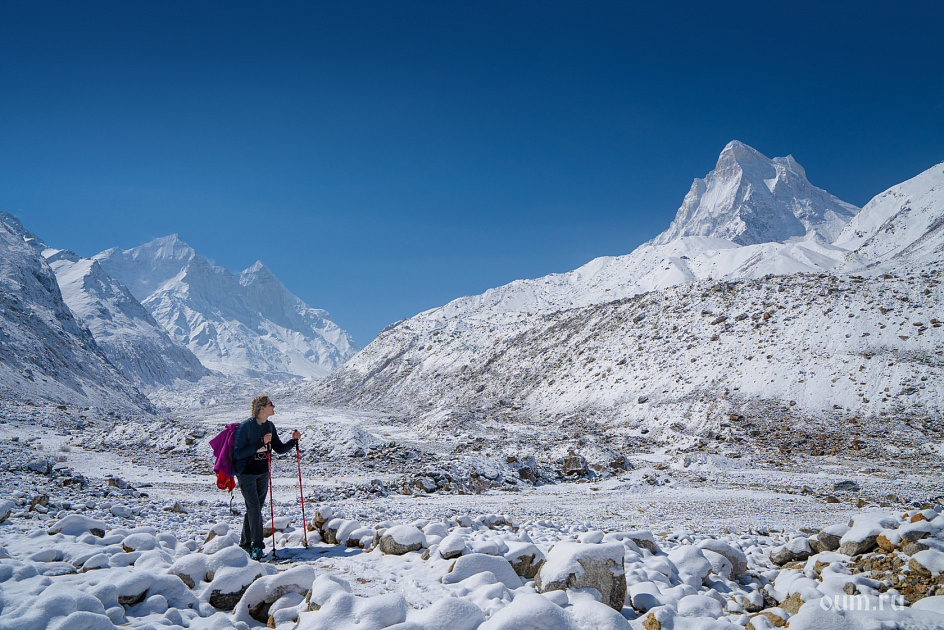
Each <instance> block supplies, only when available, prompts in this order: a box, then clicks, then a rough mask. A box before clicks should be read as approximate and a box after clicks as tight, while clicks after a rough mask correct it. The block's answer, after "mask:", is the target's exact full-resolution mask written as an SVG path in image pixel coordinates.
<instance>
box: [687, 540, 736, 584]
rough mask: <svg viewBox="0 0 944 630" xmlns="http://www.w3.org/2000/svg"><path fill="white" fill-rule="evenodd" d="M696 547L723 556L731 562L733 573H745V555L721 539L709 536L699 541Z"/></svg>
mask: <svg viewBox="0 0 944 630" xmlns="http://www.w3.org/2000/svg"><path fill="white" fill-rule="evenodd" d="M697 547H698V548H699V549H702V550H705V549H708V550H709V551H713V552H715V553H716V554H719V555H721V556H724V557H725V558H726V559H727V560H728V562H730V563H731V567H732V573H733V575H735V576H738V575H743V574H744V573H747V556H746V555H745V554H744V552H743V551H741V550H740V549H736V548H734V547H732V546H731V545H729V544H728V543H726V542H723V541H721V540H715V539H711V538H709V539H707V540H703V541H701V542H699V543H698V545H697Z"/></svg>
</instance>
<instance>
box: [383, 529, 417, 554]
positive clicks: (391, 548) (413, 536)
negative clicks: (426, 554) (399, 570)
mask: <svg viewBox="0 0 944 630" xmlns="http://www.w3.org/2000/svg"><path fill="white" fill-rule="evenodd" d="M425 540H426V537H425V536H424V535H423V532H421V531H420V530H418V529H417V528H415V527H413V526H412V525H397V526H396V527H391V528H390V529H388V530H387V531H385V532H384V533H383V535H382V536H381V537H380V545H379V546H380V551H382V552H383V553H385V554H388V555H392V556H402V555H403V554H405V553H409V552H411V551H419V550H420V549H422V548H423V542H424V541H425Z"/></svg>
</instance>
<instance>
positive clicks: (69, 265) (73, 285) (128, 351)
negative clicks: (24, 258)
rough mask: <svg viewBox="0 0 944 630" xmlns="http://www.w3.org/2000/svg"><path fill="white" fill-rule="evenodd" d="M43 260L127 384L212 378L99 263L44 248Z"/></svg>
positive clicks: (146, 385)
mask: <svg viewBox="0 0 944 630" xmlns="http://www.w3.org/2000/svg"><path fill="white" fill-rule="evenodd" d="M43 255H44V256H45V257H46V260H47V261H48V262H49V264H50V266H51V267H52V269H53V271H54V272H55V274H56V279H57V281H58V283H59V288H60V289H61V291H62V295H63V299H64V300H65V302H66V304H67V305H68V306H69V308H70V309H71V310H72V312H73V313H74V314H75V315H76V316H77V317H78V318H79V319H81V320H82V322H83V323H84V324H85V325H86V326H87V327H88V328H89V330H90V331H91V333H92V336H93V337H95V341H96V342H97V343H98V345H99V347H100V348H102V350H103V351H104V352H105V355H106V356H107V357H108V359H109V360H110V361H111V362H112V364H113V365H114V366H115V367H117V368H118V369H119V370H120V371H121V373H122V374H123V375H124V376H125V377H126V378H128V380H130V381H131V382H133V383H135V384H136V385H138V386H143V387H155V386H160V385H171V384H173V382H174V381H175V380H177V379H183V380H187V381H196V380H198V379H200V378H201V377H203V376H207V375H209V374H210V371H209V370H208V369H207V368H205V367H204V366H203V365H202V364H201V363H200V360H199V359H198V358H197V357H196V356H195V355H194V354H193V353H192V352H190V351H189V350H188V349H187V348H185V347H183V346H182V345H180V344H179V343H177V342H175V341H174V340H173V339H171V338H170V336H169V335H168V334H167V332H166V331H165V330H164V328H163V327H162V326H161V325H160V324H158V323H157V322H156V321H155V320H154V318H153V317H151V314H150V313H148V311H147V309H145V308H144V307H143V306H142V305H141V304H140V302H138V301H137V300H136V299H134V296H132V295H131V293H130V292H129V291H128V290H127V289H126V288H125V287H124V286H122V285H121V284H120V283H119V282H117V281H116V280H114V279H113V278H111V277H110V276H109V275H108V274H106V273H105V271H104V270H103V269H102V267H101V265H99V264H98V262H96V261H94V260H91V259H88V258H80V257H79V256H77V255H76V254H75V253H74V252H71V251H69V250H55V249H46V250H45V251H43Z"/></svg>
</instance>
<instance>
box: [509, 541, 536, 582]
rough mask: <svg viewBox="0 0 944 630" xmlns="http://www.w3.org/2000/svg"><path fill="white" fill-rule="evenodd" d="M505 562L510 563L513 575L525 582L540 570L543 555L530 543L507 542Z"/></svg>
mask: <svg viewBox="0 0 944 630" xmlns="http://www.w3.org/2000/svg"><path fill="white" fill-rule="evenodd" d="M507 544H508V551H507V552H506V553H505V560H507V561H508V562H510V563H511V568H512V569H514V570H515V573H517V574H518V575H520V576H521V577H523V578H524V579H526V580H531V579H533V578H534V576H535V575H537V573H538V571H539V570H540V569H541V563H543V562H544V554H543V553H542V552H541V550H540V549H538V548H537V547H535V546H534V545H533V544H531V543H525V542H514V541H509V542H508V543H507Z"/></svg>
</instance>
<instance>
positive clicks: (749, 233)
mask: <svg viewBox="0 0 944 630" xmlns="http://www.w3.org/2000/svg"><path fill="white" fill-rule="evenodd" d="M857 212H858V208H856V207H855V206H853V205H851V204H848V203H846V202H844V201H841V200H839V199H837V198H836V197H834V196H833V195H830V194H829V193H827V192H826V191H825V190H822V189H820V188H816V187H815V186H813V185H812V184H811V183H810V182H809V180H807V178H806V171H805V170H804V169H803V167H802V166H800V164H799V163H798V162H797V161H796V160H795V159H794V158H793V156H790V155H788V156H786V157H782V158H774V159H770V158H768V157H766V156H765V155H763V154H762V153H760V152H759V151H757V150H756V149H754V148H752V147H750V146H748V145H746V144H744V143H743V142H739V141H737V140H733V141H731V142H729V143H728V144H727V145H726V146H725V147H724V150H722V151H721V154H720V155H719V156H718V162H717V163H716V165H715V168H714V170H713V171H711V172H710V173H708V175H707V176H706V177H705V178H704V179H696V180H695V181H694V182H693V183H692V187H691V189H690V190H689V192H688V194H687V195H686V196H685V199H684V201H683V202H682V206H681V207H680V208H679V210H678V213H677V214H676V217H675V220H674V221H673V222H672V224H671V225H670V226H669V229H668V230H666V231H665V232H663V233H662V234H660V235H659V236H657V237H656V238H655V239H653V240H652V241H650V244H651V245H665V244H667V243H670V242H672V241H675V240H678V239H680V238H684V237H689V236H701V237H710V238H721V239H725V240H728V241H731V242H733V243H736V244H738V245H756V244H760V243H783V242H787V241H791V240H804V239H809V238H812V237H819V238H820V239H822V240H823V241H826V242H831V241H833V240H834V239H835V238H836V237H837V236H838V235H839V233H840V232H841V231H842V229H843V228H844V227H845V225H846V223H847V222H848V221H849V220H850V219H851V218H852V217H853V216H855V214H856V213H857Z"/></svg>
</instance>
